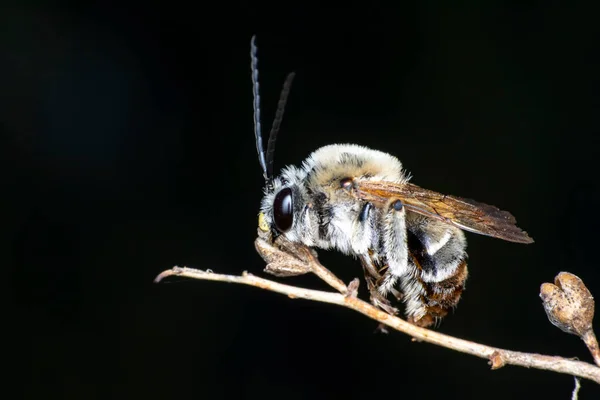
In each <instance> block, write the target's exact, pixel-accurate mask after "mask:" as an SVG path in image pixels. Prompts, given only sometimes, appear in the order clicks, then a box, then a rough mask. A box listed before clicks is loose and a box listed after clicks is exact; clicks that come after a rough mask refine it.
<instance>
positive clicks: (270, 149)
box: [267, 72, 296, 176]
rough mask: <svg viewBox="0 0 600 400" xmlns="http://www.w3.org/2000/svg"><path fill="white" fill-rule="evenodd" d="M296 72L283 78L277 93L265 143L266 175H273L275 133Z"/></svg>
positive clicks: (281, 118) (277, 130)
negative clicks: (275, 108)
mask: <svg viewBox="0 0 600 400" xmlns="http://www.w3.org/2000/svg"><path fill="white" fill-rule="evenodd" d="M294 76H296V74H295V73H294V72H291V73H290V74H288V76H287V77H286V78H285V82H284V83H283V89H281V94H280V95H279V103H277V112H276V113H275V119H274V120H273V126H271V133H269V142H268V143H267V175H268V176H273V157H274V155H275V141H276V140H277V134H278V133H279V127H280V126H281V121H282V120H283V112H284V111H285V104H286V103H287V99H288V95H289V94H290V89H291V87H292V81H293V80H294Z"/></svg>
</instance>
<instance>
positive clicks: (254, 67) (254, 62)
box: [250, 35, 271, 181]
mask: <svg viewBox="0 0 600 400" xmlns="http://www.w3.org/2000/svg"><path fill="white" fill-rule="evenodd" d="M255 42H256V35H252V39H251V40H250V71H251V72H252V94H253V98H254V102H253V108H254V137H255V139H256V151H257V152H258V162H259V163H260V167H261V168H262V170H263V176H264V178H265V180H266V181H268V180H269V179H270V178H271V177H270V176H269V174H268V173H267V163H266V162H265V148H264V147H263V143H262V132H261V126H260V91H259V85H258V57H257V56H256V53H257V52H258V49H257V48H256V43H255Z"/></svg>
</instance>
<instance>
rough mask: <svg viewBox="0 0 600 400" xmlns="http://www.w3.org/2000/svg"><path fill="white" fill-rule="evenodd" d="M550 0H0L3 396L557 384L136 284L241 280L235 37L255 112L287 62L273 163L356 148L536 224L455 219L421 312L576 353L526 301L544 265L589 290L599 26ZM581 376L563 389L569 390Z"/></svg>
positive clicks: (540, 347) (348, 324)
mask: <svg viewBox="0 0 600 400" xmlns="http://www.w3.org/2000/svg"><path fill="white" fill-rule="evenodd" d="M569 4H570V5H569V6H562V5H560V4H559V3H558V2H489V3H486V5H485V6H484V5H479V6H473V5H471V6H466V5H457V4H454V5H446V3H445V2H419V4H418V5H414V4H413V5H406V6H395V7H394V8H389V6H383V5H377V4H375V3H360V4H359V5H357V6H351V5H349V4H346V5H344V6H339V7H332V8H326V7H325V6H319V7H311V6H309V5H308V4H302V5H299V4H289V5H286V6H282V5H281V4H266V3H245V4H233V3H228V4H221V5H216V4H210V5H208V4H202V3H195V4H192V3H190V4H188V3H185V2H177V1H172V2H163V3H161V4H157V5H154V4H152V3H145V4H139V5H138V4H133V3H131V4H129V3H127V2H124V3H120V4H119V6H116V5H115V6H111V5H110V4H108V3H104V5H102V6H92V5H84V4H79V5H77V6H73V5H71V6H67V5H66V4H65V5H62V6H60V7H59V6H52V7H51V6H48V5H38V6H35V5H32V4H30V5H28V6H23V5H22V6H18V7H5V8H4V9H3V11H2V13H0V14H1V16H0V26H2V32H3V34H2V35H1V36H0V57H1V59H0V88H1V90H0V123H1V124H0V129H1V130H2V135H1V141H0V148H1V151H2V158H1V161H0V162H1V163H2V165H1V171H2V175H3V178H2V195H1V196H0V199H1V203H0V210H1V211H0V212H1V224H2V229H1V231H0V232H1V234H2V237H1V238H0V239H1V240H0V246H1V250H0V254H1V256H2V258H1V260H0V262H1V265H2V268H3V269H4V270H5V274H4V276H3V278H2V279H1V280H0V282H1V286H0V292H1V293H2V294H1V296H2V297H1V298H0V299H1V300H2V303H3V304H5V305H7V307H5V311H4V312H3V316H2V317H3V318H2V321H3V324H2V330H3V332H4V333H5V334H7V335H8V337H6V338H5V339H4V348H5V349H4V352H5V354H8V357H6V358H4V360H5V363H6V365H7V366H8V368H9V370H10V371H11V372H9V375H8V376H9V377H10V378H11V380H12V382H13V383H15V384H16V387H17V388H18V390H19V391H20V392H22V393H23V394H24V395H25V396H26V397H27V398H73V399H81V398H102V399H105V398H133V397H134V396H140V397H142V396H143V398H148V399H151V398H258V397H261V398H289V399H301V398H315V399H316V398H327V399H329V398H378V397H381V396H386V395H389V396H393V397H398V398H406V397H409V396H411V395H419V396H420V398H439V397H442V396H443V397H444V398H477V399H479V398H487V399H504V398H507V397H509V396H510V397H512V398H530V397H531V396H534V395H540V396H541V395H544V396H546V397H544V398H556V399H566V398H570V392H571V390H572V388H573V378H572V377H569V376H568V375H558V374H554V373H550V372H544V371H538V370H527V369H524V368H519V367H506V368H503V369H501V370H497V371H490V369H489V366H488V365H486V361H485V360H482V359H478V358H475V357H472V356H468V355H462V354H458V353H456V352H453V351H450V350H447V349H444V348H440V347H436V346H433V345H430V344H425V343H412V342H411V341H410V338H408V337H406V336H404V335H402V334H399V333H390V334H389V335H384V334H381V333H375V332H374V331H375V328H376V323H374V322H373V321H371V320H368V319H366V318H364V317H362V316H361V315H359V314H356V313H354V312H352V311H350V310H346V309H342V308H337V307H335V306H331V305H325V304H320V303H311V302H307V301H303V300H290V299H288V298H287V297H284V296H281V295H277V294H274V293H270V292H266V291H261V290H259V289H256V288H251V287H246V286H238V285H231V284H223V283H216V282H204V281H192V280H184V279H180V278H173V279H169V280H168V281H165V282H164V283H161V284H158V285H156V284H153V283H152V280H153V278H154V277H155V276H156V274H158V273H159V272H160V271H162V270H164V269H166V268H169V267H171V266H172V265H187V266H191V267H197V268H202V269H206V268H210V269H213V270H214V271H217V272H222V273H231V274H239V273H241V272H242V271H243V270H248V271H250V272H252V273H254V274H258V275H264V274H263V273H262V268H263V267H264V263H263V262H262V260H261V259H260V258H259V256H258V255H257V254H256V252H255V250H254V247H253V239H254V237H255V233H256V226H257V220H256V216H257V212H258V205H259V202H260V198H261V191H262V187H261V186H262V184H263V182H262V177H261V172H260V169H259V166H258V163H257V159H256V152H255V147H254V146H255V145H254V137H253V133H252V107H251V104H252V103H251V102H252V97H251V84H250V72H249V42H250V37H251V35H252V34H254V33H256V34H257V43H258V46H259V59H260V64H259V65H260V73H261V89H262V98H263V103H262V106H263V122H264V124H265V126H266V127H267V128H268V126H269V125H270V120H271V118H272V115H273V113H274V109H275V105H276V102H277V99H278V96H279V90H280V87H281V84H282V82H283V79H284V77H285V75H286V74H287V73H288V72H290V71H292V70H293V71H296V73H297V76H296V80H295V82H294V87H293V88H292V92H291V96H290V100H289V103H288V107H287V110H286V116H285V119H284V123H283V127H282V132H281V135H280V138H279V142H278V148H277V152H276V157H275V163H276V168H280V167H282V166H283V165H285V164H298V163H299V162H301V161H302V159H303V158H305V157H306V156H307V155H308V154H309V153H310V152H311V151H313V150H315V149H316V148H318V147H319V146H322V145H325V144H330V143H339V142H350V143H358V144H362V145H366V146H369V147H373V148H376V149H380V150H384V151H387V152H389V153H392V154H394V155H396V156H397V157H399V158H400V159H401V160H402V162H403V164H404V166H405V168H406V169H408V170H409V171H410V172H411V173H412V174H413V176H414V178H413V182H415V183H416V184H418V185H420V186H423V187H426V188H430V189H433V190H436V191H439V192H443V193H449V194H455V195H460V196H464V197H471V198H474V199H477V200H479V201H482V202H486V203H490V204H494V205H497V206H499V207H500V208H502V209H505V210H509V211H511V212H512V213H513V214H514V215H515V216H516V217H517V220H518V223H519V226H520V227H522V228H523V229H525V230H527V231H528V232H529V233H530V234H531V235H532V236H533V238H534V239H535V240H536V242H535V243H534V244H532V245H520V244H513V243H507V242H502V241H500V240H495V239H490V238H486V237H482V236H477V235H473V234H468V240H469V255H470V261H469V263H470V264H469V265H470V271H471V274H470V279H469V281H468V285H467V291H466V292H465V294H464V296H463V299H462V301H461V303H460V305H459V307H458V308H457V310H456V312H455V313H454V314H453V315H451V316H449V317H448V318H446V319H445V320H444V322H443V324H442V325H441V327H440V328H439V330H440V331H442V332H445V333H448V334H451V335H455V336H458V337H461V338H465V339H470V340H474V341H477V342H482V343H486V344H490V345H494V346H498V347H505V348H510V349H514V350H521V351H529V352H539V353H546V354H559V355H563V356H566V357H578V358H579V359H582V360H585V361H591V357H590V355H589V354H588V353H587V350H586V349H585V347H584V345H583V343H582V342H581V341H580V340H579V339H578V338H577V337H575V336H570V335H566V334H564V333H562V332H561V331H559V330H558V329H556V328H555V327H553V326H552V325H550V323H548V321H547V319H546V316H545V314H544V312H543V309H542V307H541V302H540V299H539V297H538V289H539V285H540V284H541V283H542V282H545V281H551V280H552V279H553V277H554V276H555V275H556V273H557V272H559V271H561V270H568V271H570V272H573V273H575V274H577V275H579V276H580V277H581V278H582V279H584V281H585V282H586V283H587V284H588V287H589V288H590V290H591V291H592V293H594V294H596V295H597V296H598V295H599V294H600V274H599V273H598V265H597V261H596V259H595V255H596V254H597V249H596V240H597V233H596V231H597V227H598V225H599V224H600V218H599V217H598V214H597V210H598V208H599V206H600V204H599V203H600V201H599V199H598V196H599V194H600V193H599V186H598V183H597V180H596V176H597V175H596V164H597V162H598V155H599V153H600V152H599V151H598V139H597V135H598V133H599V132H598V131H599V124H598V117H597V110H598V106H599V105H600V104H599V103H600V102H599V100H598V89H599V87H598V80H597V77H598V67H599V64H598V62H597V60H596V57H597V52H598V48H597V46H598V44H597V43H598V33H599V30H600V29H599V28H598V25H597V21H596V13H595V11H594V8H593V7H592V6H588V5H586V4H585V3H576V2H572V3H569ZM320 254H321V259H322V261H323V262H324V264H325V265H327V266H329V267H330V268H331V269H332V270H333V271H334V272H335V273H336V274H338V275H339V276H340V277H342V278H343V279H344V280H345V281H346V282H348V281H349V280H350V279H352V278H353V277H355V276H361V275H362V271H361V268H360V266H359V263H358V261H356V260H353V259H352V258H350V257H344V256H341V255H339V254H336V253H334V252H321V253H320ZM286 282H287V283H291V284H298V285H304V286H309V287H313V288H325V287H324V285H323V284H322V283H321V282H319V281H318V280H317V279H316V278H314V277H310V276H307V277H299V278H291V279H288V280H286ZM362 289H363V290H362V291H361V292H360V293H361V295H362V296H364V285H363V287H362ZM5 374H6V373H5ZM5 376H6V375H5ZM7 390H8V389H7ZM598 395H600V390H599V388H598V387H597V385H596V384H594V383H591V382H588V381H584V382H583V388H582V392H581V396H582V398H589V399H591V398H595V397H596V396H598Z"/></svg>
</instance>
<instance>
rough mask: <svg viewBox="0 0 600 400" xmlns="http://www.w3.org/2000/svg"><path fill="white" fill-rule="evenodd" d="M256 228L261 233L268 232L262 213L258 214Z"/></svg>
mask: <svg viewBox="0 0 600 400" xmlns="http://www.w3.org/2000/svg"><path fill="white" fill-rule="evenodd" d="M258 228H259V229H260V230H261V231H263V232H268V231H269V225H268V224H267V221H266V220H265V214H263V213H259V214H258Z"/></svg>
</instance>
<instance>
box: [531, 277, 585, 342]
mask: <svg viewBox="0 0 600 400" xmlns="http://www.w3.org/2000/svg"><path fill="white" fill-rule="evenodd" d="M540 297H541V298H542V301H543V302H544V310H545V311H546V315H548V319H549V320H550V322H551V323H552V324H553V325H554V326H556V327H558V328H559V329H561V330H562V331H564V332H567V333H571V334H574V335H578V336H580V337H582V338H583V337H584V335H586V334H588V333H589V332H592V320H593V318H594V298H593V297H592V294H591V293H590V291H589V290H588V288H587V287H585V285H584V283H583V281H582V280H581V279H579V277H577V276H576V275H573V274H571V273H568V272H561V273H559V274H558V275H556V278H554V284H551V283H544V284H542V286H541V288H540Z"/></svg>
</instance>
